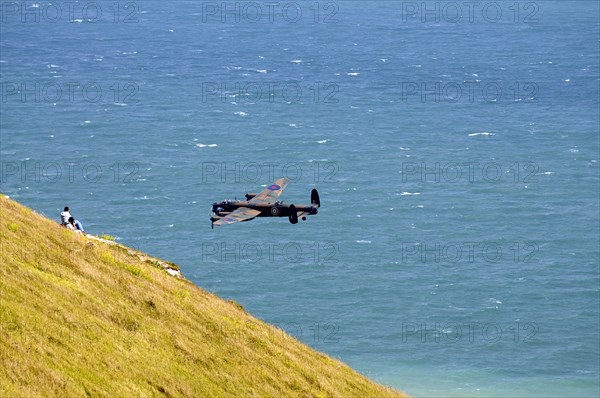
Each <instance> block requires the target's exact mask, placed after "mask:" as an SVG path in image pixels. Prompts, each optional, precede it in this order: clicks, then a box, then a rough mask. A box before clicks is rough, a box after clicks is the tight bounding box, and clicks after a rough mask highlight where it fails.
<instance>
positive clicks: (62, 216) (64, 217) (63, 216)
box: [60, 206, 71, 227]
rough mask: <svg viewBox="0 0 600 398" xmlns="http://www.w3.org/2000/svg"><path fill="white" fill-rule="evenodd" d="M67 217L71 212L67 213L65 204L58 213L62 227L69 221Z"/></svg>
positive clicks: (67, 208) (67, 207)
mask: <svg viewBox="0 0 600 398" xmlns="http://www.w3.org/2000/svg"><path fill="white" fill-rule="evenodd" d="M69 217H71V213H69V206H65V210H64V211H63V212H62V213H60V224H61V225H62V226H63V227H66V226H67V224H68V223H69Z"/></svg>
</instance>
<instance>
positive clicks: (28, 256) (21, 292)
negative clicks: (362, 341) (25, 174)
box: [0, 195, 404, 398]
mask: <svg viewBox="0 0 600 398" xmlns="http://www.w3.org/2000/svg"><path fill="white" fill-rule="evenodd" d="M0 239H1V241H0V248H1V256H0V327H1V328H0V361H1V364H0V396H2V397H28V398H29V397H42V396H62V397H84V396H92V397H97V396H106V397H140V396H144V397H162V396H165V397H211V398H213V397H234V396H235V397H344V398H348V397H360V398H364V397H378V398H379V397H401V396H404V395H402V394H401V393H398V392H396V391H394V390H392V389H388V388H385V387H382V386H380V385H378V384H375V383H373V382H371V381H370V380H368V379H367V378H365V377H364V376H362V375H360V374H358V373H356V372H355V371H353V370H352V369H351V368H349V367H348V366H347V365H345V364H343V363H342V362H340V361H338V360H335V359H332V358H330V357H328V356H327V355H324V354H321V353H319V352H316V351H314V350H313V349H311V348H309V347H308V346H306V345H304V344H302V343H300V342H299V341H297V340H296V339H294V338H292V337H290V336H288V335H286V334H285V333H283V332H282V331H281V330H279V329H277V328H275V327H274V326H271V325H268V324H266V323H264V322H262V321H260V320H258V319H256V318H254V317H252V316H251V315H250V314H248V313H246V312H245V311H244V310H243V308H241V306H239V305H237V304H236V303H234V302H228V301H225V300H222V299H220V298H218V297H216V296H214V295H212V294H210V293H208V292H205V291H203V290H202V289H200V288H198V287H197V286H195V285H194V284H192V283H190V282H189V281H187V280H185V279H182V278H180V277H178V275H177V272H176V271H174V270H176V269H177V267H176V266H175V265H174V264H169V263H166V262H163V261H161V260H158V259H155V258H152V257H150V256H148V255H146V254H143V253H140V252H137V251H135V250H133V249H130V248H127V247H124V246H121V245H117V244H114V243H112V244H111V243H110V242H103V241H100V240H98V239H92V238H87V237H85V236H82V235H78V234H75V233H74V232H72V231H68V230H66V229H65V228H63V227H61V226H59V225H58V224H57V223H56V222H54V221H51V220H48V219H46V218H44V217H42V216H40V215H38V214H36V213H35V212H33V211H32V210H31V209H29V208H26V207H24V206H22V205H20V204H18V203H16V202H14V201H12V200H10V199H8V198H6V197H4V196H2V195H0ZM166 271H169V272H166ZM172 274H173V275H172Z"/></svg>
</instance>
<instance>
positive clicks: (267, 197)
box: [232, 178, 290, 214]
mask: <svg viewBox="0 0 600 398" xmlns="http://www.w3.org/2000/svg"><path fill="white" fill-rule="evenodd" d="M289 182H290V180H288V179H287V178H280V179H279V180H277V181H275V182H274V183H273V184H271V185H269V186H268V187H266V188H265V189H263V191H262V192H261V193H259V194H258V195H256V196H255V197H253V198H252V199H250V202H249V203H255V204H257V203H269V204H270V203H274V202H275V200H277V198H278V197H279V195H281V193H282V192H283V190H284V189H285V187H286V186H287V184H288V183H289ZM232 214H233V213H232Z"/></svg>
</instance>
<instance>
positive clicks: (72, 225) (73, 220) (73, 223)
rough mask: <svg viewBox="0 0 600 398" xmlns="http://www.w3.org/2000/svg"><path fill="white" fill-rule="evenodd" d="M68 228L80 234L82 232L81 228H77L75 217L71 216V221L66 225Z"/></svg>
mask: <svg viewBox="0 0 600 398" xmlns="http://www.w3.org/2000/svg"><path fill="white" fill-rule="evenodd" d="M66 227H67V229H69V230H71V231H75V232H77V233H78V234H80V233H81V231H82V230H81V229H79V228H77V225H76V224H75V219H74V218H73V217H69V222H67V225H66Z"/></svg>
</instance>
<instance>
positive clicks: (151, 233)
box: [0, 0, 600, 397]
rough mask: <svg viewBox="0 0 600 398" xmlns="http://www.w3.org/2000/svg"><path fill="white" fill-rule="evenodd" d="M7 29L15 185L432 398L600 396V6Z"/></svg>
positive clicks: (18, 13) (14, 20)
mask: <svg viewBox="0 0 600 398" xmlns="http://www.w3.org/2000/svg"><path fill="white" fill-rule="evenodd" d="M0 11H1V14H0V80H1V89H2V91H1V93H0V97H1V98H0V106H1V117H0V128H1V148H0V155H1V159H0V162H1V169H0V171H1V176H0V178H1V183H2V186H1V191H2V193H4V194H6V195H9V196H10V197H11V198H13V199H15V200H17V201H19V202H21V203H23V204H25V205H27V206H30V207H32V208H34V209H35V210H36V211H38V212H40V213H43V214H45V215H46V216H48V217H51V218H53V219H55V220H57V221H58V220H59V213H60V211H61V210H62V208H63V207H64V206H69V207H70V208H71V213H72V214H73V215H74V216H75V217H76V218H77V219H79V220H80V221H81V222H82V223H83V225H84V227H85V228H86V230H87V231H88V232H90V233H94V234H103V233H104V234H109V235H113V236H116V237H117V238H118V241H119V242H121V243H123V244H126V245H129V246H133V247H135V248H137V249H140V250H143V251H146V252H148V253H151V254H152V255H155V256H159V257H161V258H164V259H167V260H170V261H173V262H176V263H177V264H179V265H180V266H181V268H182V271H183V273H184V275H185V276H186V277H187V278H188V279H190V280H191V281H193V282H194V283H195V284H197V285H198V286H200V287H202V288H203V289H206V290H208V291H211V292H214V293H215V294H217V295H219V296H220V297H223V298H225V299H231V300H235V301H237V302H239V303H240V304H241V305H243V306H244V308H245V309H246V310H247V311H248V312H250V313H252V314H253V315H255V316H257V317H258V318H261V319H263V320H265V321H266V322H269V323H271V324H274V325H276V326H278V327H280V328H282V329H284V330H286V331H287V332H288V333H290V334H291V335H293V336H295V337H297V338H298V339H300V340H302V341H304V342H305V343H307V344H309V345H310V346H312V347H314V348H316V349H318V350H320V351H323V352H325V353H327V354H329V355H331V356H333V357H336V358H339V359H341V360H343V361H344V362H346V363H348V364H349V365H350V366H352V367H353V368H355V369H356V370H358V371H359V372H361V373H363V374H365V375H367V376H369V377H371V378H372V379H374V380H376V381H378V382H380V383H383V384H386V385H390V386H393V387H396V388H398V389H401V390H404V391H406V392H408V393H410V394H412V395H414V396H416V397H439V396H449V397H508V396H511V397H554V396H556V397H597V396H599V395H600V386H599V383H600V377H599V373H600V363H599V361H600V360H599V358H600V348H599V347H600V338H599V327H600V314H599V305H600V304H599V303H600V301H599V300H600V289H599V288H600V280H599V263H600V249H599V246H600V245H599V239H600V238H599V236H600V231H599V228H600V227H599V225H600V222H599V221H600V220H599V218H600V216H599V214H600V208H599V199H600V198H599V195H600V184H599V180H600V178H599V176H600V173H599V157H600V155H599V136H600V134H599V133H600V127H599V125H600V100H599V92H600V69H599V68H600V67H599V60H600V50H599V48H600V27H599V21H600V7H599V3H598V2H595V1H568V2H567V1H562V2H561V1H533V2H529V1H522V2H521V1H517V2H504V1H498V2H487V1H481V2H447V1H436V2H434V1H426V2H420V1H419V2H403V1H385V2H384V1H382V2H375V1H320V0H318V1H311V2H240V1H223V2H221V1H218V2H201V1H169V2H164V1H131V2H129V1H123V2H121V1H116V2H115V1H106V2H104V1H94V2H91V1H90V2H86V1H79V2H60V1H59V2H54V1H53V2H47V1H25V2H8V1H2V2H1V3H0ZM280 177H287V178H289V179H290V180H291V182H290V184H289V185H288V187H287V188H286V190H285V193H284V194H283V195H282V196H281V199H282V200H284V201H285V202H286V203H293V204H308V203H310V190H311V189H312V188H316V189H318V191H319V194H320V197H321V203H322V206H321V208H320V210H319V214H318V215H315V216H309V217H308V219H307V220H306V221H300V222H299V223H298V224H296V225H292V224H290V223H289V222H288V220H287V219H285V218H269V219H257V220H254V221H251V222H247V223H240V224H237V225H229V226H224V227H215V229H211V225H210V220H209V216H210V208H211V204H212V203H213V202H214V201H218V200H223V199H228V198H230V199H234V198H236V197H237V198H238V199H240V198H243V195H244V194H245V193H246V192H260V190H262V189H264V188H265V187H266V186H268V185H269V184H271V183H272V182H273V181H275V180H276V179H278V178H280ZM198 326H199V327H200V326H201V325H198Z"/></svg>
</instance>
